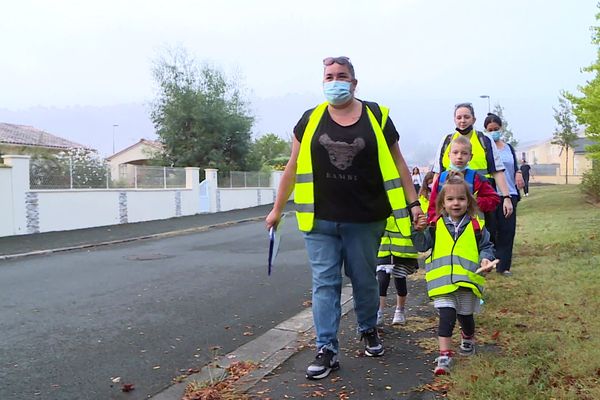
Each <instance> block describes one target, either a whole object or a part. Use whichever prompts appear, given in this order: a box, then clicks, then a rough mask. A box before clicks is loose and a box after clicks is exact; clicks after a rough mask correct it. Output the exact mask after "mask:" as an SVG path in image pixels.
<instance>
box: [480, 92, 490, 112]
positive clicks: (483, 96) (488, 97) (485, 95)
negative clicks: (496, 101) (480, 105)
mask: <svg viewBox="0 0 600 400" xmlns="http://www.w3.org/2000/svg"><path fill="white" fill-rule="evenodd" d="M479 97H481V98H482V99H487V100H488V112H489V113H490V112H492V105H491V103H492V102H491V100H490V96H488V95H487V94H482V95H481V96H479Z"/></svg>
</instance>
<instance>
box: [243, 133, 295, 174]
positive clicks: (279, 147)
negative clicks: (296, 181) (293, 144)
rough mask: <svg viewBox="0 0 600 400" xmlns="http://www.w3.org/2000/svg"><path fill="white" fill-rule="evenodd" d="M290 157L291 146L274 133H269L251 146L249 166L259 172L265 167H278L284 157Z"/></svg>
mask: <svg viewBox="0 0 600 400" xmlns="http://www.w3.org/2000/svg"><path fill="white" fill-rule="evenodd" d="M289 155H290V144H289V143H288V142H286V141H285V140H283V139H281V138H280V137H279V136H277V135H276V134H274V133H267V134H266V135H263V136H261V137H259V138H258V139H256V140H255V141H254V142H253V143H252V145H251V146H250V153H249V154H248V166H249V167H250V168H251V169H255V170H259V169H261V168H263V167H264V166H265V165H269V166H273V165H276V164H278V162H279V161H280V160H281V159H282V158H283V157H289ZM274 161H276V162H275V163H274Z"/></svg>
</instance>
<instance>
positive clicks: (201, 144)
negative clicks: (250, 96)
mask: <svg viewBox="0 0 600 400" xmlns="http://www.w3.org/2000/svg"><path fill="white" fill-rule="evenodd" d="M152 72H153V75H154V79H155V81H156V83H157V84H158V95H157V98H156V99H155V101H154V103H153V104H152V111H151V119H152V122H153V123H154V127H155V128H156V132H157V134H158V136H159V138H160V141H161V142H162V143H163V145H164V147H165V151H164V155H163V158H164V160H165V161H166V162H167V163H169V164H172V165H175V166H196V167H213V168H219V169H221V170H232V169H241V168H244V167H245V161H246V156H247V153H248V151H249V146H250V143H251V132H250V129H251V128H252V123H253V122H254V117H253V116H252V115H251V114H250V112H249V110H248V107H247V103H246V101H245V100H244V98H243V96H242V90H241V87H240V83H239V80H234V79H230V78H228V77H226V76H225V75H224V74H223V73H222V72H221V71H219V70H218V69H216V68H212V67H210V66H208V65H201V66H199V65H197V64H196V62H195V61H194V60H193V59H191V58H190V57H189V56H188V55H187V53H186V52H185V51H184V50H182V49H177V50H170V51H168V54H167V55H161V56H159V57H158V59H157V60H156V61H155V64H154V67H153V70H152Z"/></svg>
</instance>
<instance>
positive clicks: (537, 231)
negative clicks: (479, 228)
mask: <svg viewBox="0 0 600 400" xmlns="http://www.w3.org/2000/svg"><path fill="white" fill-rule="evenodd" d="M534 189H535V190H534V191H533V193H532V194H531V195H530V197H527V198H525V199H524V200H523V201H521V202H520V203H519V206H518V214H517V215H518V217H517V237H516V241H515V249H514V258H513V266H512V270H513V272H514V275H513V276H512V277H510V278H505V277H503V276H498V275H496V274H490V275H489V276H488V280H487V281H488V284H487V289H486V303H485V307H484V311H483V312H482V313H481V314H479V315H477V316H476V323H477V335H478V337H477V340H478V343H479V346H480V349H481V351H479V353H478V354H477V355H476V356H474V357H472V358H471V359H464V358H460V359H459V361H458V363H457V364H456V367H455V368H453V370H452V374H451V375H450V376H449V377H448V378H443V379H447V380H448V381H449V382H450V390H449V392H448V398H450V399H492V398H497V399H578V400H580V399H584V400H585V399H590V400H591V399H600V208H597V207H594V206H592V205H590V204H588V203H586V202H585V201H584V199H583V197H582V195H581V192H580V191H579V188H578V187H577V186H573V185H569V186H567V185H556V186H545V187H536V188H534ZM486 350H490V351H486ZM492 350H494V351H492Z"/></svg>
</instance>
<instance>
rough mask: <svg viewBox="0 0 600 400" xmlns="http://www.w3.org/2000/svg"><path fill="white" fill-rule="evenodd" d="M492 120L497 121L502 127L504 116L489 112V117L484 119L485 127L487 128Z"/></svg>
mask: <svg viewBox="0 0 600 400" xmlns="http://www.w3.org/2000/svg"><path fill="white" fill-rule="evenodd" d="M492 122H495V123H497V124H498V125H500V127H502V118H500V117H499V116H497V115H496V114H494V113H488V115H487V117H485V119H484V120H483V127H484V128H487V126H488V125H489V124H491V123H492Z"/></svg>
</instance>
